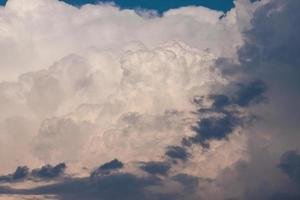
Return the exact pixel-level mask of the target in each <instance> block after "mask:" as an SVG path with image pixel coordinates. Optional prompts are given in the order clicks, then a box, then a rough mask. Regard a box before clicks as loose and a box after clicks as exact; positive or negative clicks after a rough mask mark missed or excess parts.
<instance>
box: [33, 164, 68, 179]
mask: <svg viewBox="0 0 300 200" xmlns="http://www.w3.org/2000/svg"><path fill="white" fill-rule="evenodd" d="M65 169H66V164H65V163H59V164H58V165H56V166H52V165H45V166H42V167H41V168H39V169H34V170H32V172H31V175H32V176H35V177H38V178H46V179H47V178H56V177H59V176H60V175H62V174H63V173H64V171H65Z"/></svg>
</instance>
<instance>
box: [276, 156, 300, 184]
mask: <svg viewBox="0 0 300 200" xmlns="http://www.w3.org/2000/svg"><path fill="white" fill-rule="evenodd" d="M278 167H279V168H280V169H281V170H282V171H283V172H284V173H286V174H287V175H288V176H289V177H290V178H291V179H292V180H293V181H295V182H296V183H298V184H300V155H299V154H298V153H297V152H296V151H288V152H285V153H284V154H283V155H282V157H281V159H280V163H279V165H278Z"/></svg>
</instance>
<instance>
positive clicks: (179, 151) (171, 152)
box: [166, 146, 189, 160]
mask: <svg viewBox="0 0 300 200" xmlns="http://www.w3.org/2000/svg"><path fill="white" fill-rule="evenodd" d="M166 155H167V156H168V157H170V158H173V159H180V160H186V159H187V158H188V157H189V153H188V152H187V150H186V149H185V148H184V147H181V146H168V147H167V150H166Z"/></svg>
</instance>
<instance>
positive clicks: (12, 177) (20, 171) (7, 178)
mask: <svg viewBox="0 0 300 200" xmlns="http://www.w3.org/2000/svg"><path fill="white" fill-rule="evenodd" d="M28 176H29V168H28V167H27V166H19V167H17V169H16V171H15V172H14V173H13V174H9V175H4V176H0V182H13V181H19V180H23V179H25V178H27V177H28Z"/></svg>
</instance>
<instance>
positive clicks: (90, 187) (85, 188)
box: [0, 173, 196, 200]
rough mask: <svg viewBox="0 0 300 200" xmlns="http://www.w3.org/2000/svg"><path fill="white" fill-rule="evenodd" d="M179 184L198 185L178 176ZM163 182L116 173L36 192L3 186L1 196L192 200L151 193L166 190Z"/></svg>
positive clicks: (186, 196) (185, 195) (176, 193)
mask: <svg viewBox="0 0 300 200" xmlns="http://www.w3.org/2000/svg"><path fill="white" fill-rule="evenodd" d="M174 179H176V181H177V182H178V183H180V182H182V183H183V182H189V180H192V181H191V182H190V184H191V185H192V184H196V183H195V182H196V181H195V180H194V179H192V178H190V177H183V176H178V177H177V178H174ZM163 182H164V181H163V180H162V179H160V178H158V177H156V176H146V177H139V176H136V175H134V174H129V173H116V174H111V175H107V176H97V177H88V178H78V179H68V180H65V181H63V182H61V183H57V184H52V185H47V186H41V187H36V188H33V189H12V188H9V187H0V194H19V195H55V196H56V198H57V199H59V200H82V199H88V200H99V199H101V200H119V199H123V200H127V199H128V200H141V199H144V200H169V199H174V200H177V199H178V200H179V199H182V198H184V199H188V200H192V199H193V198H191V197H190V195H189V193H186V191H177V190H175V189H174V190H172V191H169V192H165V191H159V190H152V189H151V187H159V188H161V187H163Z"/></svg>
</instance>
